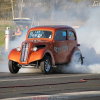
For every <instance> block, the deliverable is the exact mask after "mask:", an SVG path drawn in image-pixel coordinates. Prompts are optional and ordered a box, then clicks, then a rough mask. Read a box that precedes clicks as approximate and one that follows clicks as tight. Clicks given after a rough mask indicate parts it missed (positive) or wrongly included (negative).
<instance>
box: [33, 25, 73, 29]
mask: <svg viewBox="0 0 100 100" xmlns="http://www.w3.org/2000/svg"><path fill="white" fill-rule="evenodd" d="M34 28H54V29H73V28H72V27H70V26H67V25H47V26H36V27H34ZM73 30H74V29H73Z"/></svg>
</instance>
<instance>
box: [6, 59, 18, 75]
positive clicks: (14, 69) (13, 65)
mask: <svg viewBox="0 0 100 100" xmlns="http://www.w3.org/2000/svg"><path fill="white" fill-rule="evenodd" d="M8 66H9V71H10V72H11V73H12V74H16V73H18V71H19V67H18V63H17V62H15V61H12V60H9V63H8Z"/></svg>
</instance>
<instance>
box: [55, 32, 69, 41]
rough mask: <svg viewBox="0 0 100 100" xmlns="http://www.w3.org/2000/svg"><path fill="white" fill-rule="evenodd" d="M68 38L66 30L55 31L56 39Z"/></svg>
mask: <svg viewBox="0 0 100 100" xmlns="http://www.w3.org/2000/svg"><path fill="white" fill-rule="evenodd" d="M65 40H67V33H66V31H56V33H55V41H65Z"/></svg>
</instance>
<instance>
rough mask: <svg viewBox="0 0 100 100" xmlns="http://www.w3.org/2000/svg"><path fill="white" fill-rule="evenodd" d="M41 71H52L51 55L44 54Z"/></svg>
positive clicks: (46, 72) (45, 72)
mask: <svg viewBox="0 0 100 100" xmlns="http://www.w3.org/2000/svg"><path fill="white" fill-rule="evenodd" d="M40 66H41V71H42V73H43V74H49V73H50V71H51V66H52V64H51V58H50V57H49V56H44V58H43V60H42V61H41V63H40Z"/></svg>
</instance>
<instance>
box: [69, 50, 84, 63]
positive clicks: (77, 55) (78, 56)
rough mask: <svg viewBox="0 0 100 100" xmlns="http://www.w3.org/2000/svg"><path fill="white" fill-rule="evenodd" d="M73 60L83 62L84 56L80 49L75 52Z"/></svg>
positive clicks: (73, 61)
mask: <svg viewBox="0 0 100 100" xmlns="http://www.w3.org/2000/svg"><path fill="white" fill-rule="evenodd" d="M71 62H72V63H75V64H83V57H82V54H81V52H80V51H79V50H76V51H75V52H74V53H73V56H72V59H71Z"/></svg>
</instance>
